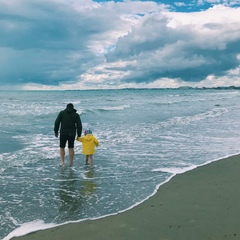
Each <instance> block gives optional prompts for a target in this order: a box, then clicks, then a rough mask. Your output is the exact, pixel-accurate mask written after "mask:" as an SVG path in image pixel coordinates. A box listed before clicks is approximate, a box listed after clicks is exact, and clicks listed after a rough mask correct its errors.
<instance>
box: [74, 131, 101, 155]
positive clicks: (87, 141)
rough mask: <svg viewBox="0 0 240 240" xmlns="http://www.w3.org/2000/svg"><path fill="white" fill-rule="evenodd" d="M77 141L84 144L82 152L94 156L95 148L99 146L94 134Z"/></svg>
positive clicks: (79, 138)
mask: <svg viewBox="0 0 240 240" xmlns="http://www.w3.org/2000/svg"><path fill="white" fill-rule="evenodd" d="M77 141H79V142H82V145H83V148H82V152H83V154H84V155H92V154H94V153H95V146H96V147H97V146H98V140H97V138H96V137H94V136H93V135H92V134H87V135H86V136H84V137H78V138H77Z"/></svg>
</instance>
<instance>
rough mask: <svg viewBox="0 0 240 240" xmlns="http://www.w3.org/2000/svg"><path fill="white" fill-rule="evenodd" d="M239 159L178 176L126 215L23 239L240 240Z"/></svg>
mask: <svg viewBox="0 0 240 240" xmlns="http://www.w3.org/2000/svg"><path fill="white" fill-rule="evenodd" d="M239 201H240V155H237V156H232V157H229V158H226V159H222V160H219V161H216V162H213V163H210V164H207V165H204V166H201V167H198V168H196V169H194V170H192V171H189V172H186V173H184V174H180V175H176V176H175V177H173V178H172V179H171V180H170V181H169V182H168V183H166V184H164V185H162V186H161V187H160V188H159V190H158V192H157V193H156V194H155V195H154V196H152V197H151V198H149V199H148V200H147V201H145V202H143V203H142V204H140V205H138V206H136V207H134V208H133V209H131V210H128V211H126V212H123V213H120V214H117V215H113V216H109V217H105V218H101V219H98V220H87V221H84V222H80V223H74V224H66V225H63V226H60V227H55V228H51V229H48V230H43V231H38V232H35V233H31V234H28V235H26V236H22V237H16V238H13V239H15V240H16V239H18V240H48V239H49V240H50V239H51V240H66V239H67V240H76V239H84V240H97V239H98V240H113V239H114V240H145V239H151V240H155V239H156V240H221V239H225V240H226V239H240V204H239Z"/></svg>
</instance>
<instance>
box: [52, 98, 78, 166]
mask: <svg viewBox="0 0 240 240" xmlns="http://www.w3.org/2000/svg"><path fill="white" fill-rule="evenodd" d="M60 125H61V126H60ZM59 127H60V157H61V165H64V157H65V146H66V143H67V142H68V149H69V158H70V164H69V165H70V166H72V165H73V159H74V141H75V139H76V132H77V136H78V137H81V134H82V122H81V119H80V116H79V114H78V113H77V110H75V109H74V106H73V104H72V103H69V104H68V105H67V107H66V109H65V110H63V111H61V112H60V113H59V114H58V116H57V118H56V120H55V124H54V133H55V136H56V137H58V131H59Z"/></svg>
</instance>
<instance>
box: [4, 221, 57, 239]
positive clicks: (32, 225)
mask: <svg viewBox="0 0 240 240" xmlns="http://www.w3.org/2000/svg"><path fill="white" fill-rule="evenodd" d="M55 225H56V224H53V223H44V221H42V220H35V221H32V222H27V223H24V224H20V226H19V227H17V228H16V229H15V230H13V231H12V232H11V233H9V234H8V235H7V236H6V237H4V238H3V240H10V239H11V238H13V237H20V236H24V235H26V234H28V233H31V232H35V231H38V230H43V229H48V228H52V227H54V226H55Z"/></svg>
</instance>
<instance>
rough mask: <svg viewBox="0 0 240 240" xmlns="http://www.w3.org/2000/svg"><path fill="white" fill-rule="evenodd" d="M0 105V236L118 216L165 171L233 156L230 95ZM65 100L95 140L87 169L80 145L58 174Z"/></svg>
mask: <svg viewBox="0 0 240 240" xmlns="http://www.w3.org/2000/svg"><path fill="white" fill-rule="evenodd" d="M0 100H1V101H0V105H1V108H0V111H1V114H0V133H1V134H0V160H1V161H0V185H1V188H0V189H1V190H0V191H1V195H0V204H1V208H0V223H1V228H0V238H1V239H2V238H4V237H5V238H4V239H9V238H10V236H14V234H16V235H17V234H19V232H20V231H21V234H22V233H23V232H24V231H25V228H24V226H26V224H28V225H27V226H28V230H29V228H30V229H31V228H32V229H34V227H36V225H37V228H45V227H47V226H48V225H46V224H48V223H50V224H51V223H53V224H61V223H65V222H69V221H78V220H82V219H86V218H97V217H101V216H105V215H108V214H113V213H116V212H119V211H124V210H125V209H128V208H130V207H131V206H133V205H135V204H137V203H139V202H141V201H143V200H144V199H147V198H148V197H149V196H150V195H152V194H153V193H154V192H155V191H156V188H157V186H159V184H161V183H163V182H165V181H167V180H168V179H169V178H170V177H171V176H172V175H173V174H177V173H181V172H184V171H187V170H189V169H192V168H194V167H196V166H197V165H201V164H204V163H206V162H209V161H212V160H215V159H219V158H221V157H224V156H229V155H233V154H236V153H238V152H239V139H240V131H238V129H239V127H240V119H239V113H240V91H237V90H230V89H229V90H207V89H206V90H196V89H189V90H183V89H178V90H170V89H169V90H154V89H152V90H97V91H46V92H44V91H43V92H35V91H32V92H31V91H29V92H1V95H0ZM69 102H72V103H73V104H74V106H75V108H76V109H77V110H78V113H79V114H80V115H81V119H82V122H83V127H84V128H88V127H90V128H91V129H92V130H93V134H94V135H95V136H96V137H97V138H98V139H99V141H100V145H99V147H98V148H97V152H96V154H95V155H94V167H93V168H91V167H88V166H84V156H83V155H82V154H81V144H80V143H79V142H76V145H75V153H76V155H75V162H74V167H73V168H70V167H68V165H67V164H66V166H65V167H59V150H58V144H59V142H58V139H56V138H55V137H54V134H53V124H54V121H55V118H56V116H57V114H58V112H59V111H60V110H62V109H64V108H65V106H66V104H67V103H69ZM66 162H67V163H68V156H67V157H66ZM29 226H30V227H29ZM17 228H19V229H18V230H17V231H15V232H13V233H12V234H10V235H9V236H8V237H7V235H8V234H9V233H11V232H12V231H14V230H15V229H17ZM23 229H24V230H23Z"/></svg>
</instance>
